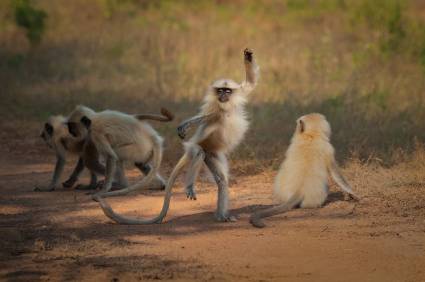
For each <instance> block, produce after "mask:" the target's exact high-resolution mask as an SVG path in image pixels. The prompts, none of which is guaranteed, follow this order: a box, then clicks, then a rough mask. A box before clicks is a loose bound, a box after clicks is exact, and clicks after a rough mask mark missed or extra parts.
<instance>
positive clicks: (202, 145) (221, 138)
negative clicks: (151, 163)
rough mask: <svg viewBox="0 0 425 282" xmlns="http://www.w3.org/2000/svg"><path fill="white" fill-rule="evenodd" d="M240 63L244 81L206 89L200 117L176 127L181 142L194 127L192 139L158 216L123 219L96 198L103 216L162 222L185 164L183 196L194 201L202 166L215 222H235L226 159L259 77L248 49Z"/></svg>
mask: <svg viewBox="0 0 425 282" xmlns="http://www.w3.org/2000/svg"><path fill="white" fill-rule="evenodd" d="M244 63H245V71H246V79H245V81H243V82H242V83H241V84H238V83H236V82H235V81H233V80H231V79H220V80H217V81H215V82H214V83H213V84H212V85H211V86H210V87H209V89H208V92H207V94H206V96H205V99H204V104H203V105H202V107H201V111H200V113H199V114H198V115H196V116H194V117H192V118H190V119H187V120H186V121H184V122H183V123H182V124H181V125H180V126H179V127H178V134H179V136H180V137H181V138H182V139H184V138H185V137H186V132H187V130H188V129H189V128H190V127H191V126H195V125H197V126H198V128H197V130H196V132H195V134H194V135H193V136H192V138H190V139H189V140H188V141H187V142H185V144H184V146H185V154H184V155H183V156H182V157H181V159H180V160H179V161H178V163H177V165H176V166H175V167H174V169H173V171H172V172H171V175H170V178H169V179H168V183H167V187H166V192H165V193H166V194H165V197H164V204H163V207H162V210H161V212H160V214H159V215H158V216H157V217H155V218H151V219H139V218H131V217H125V216H122V215H119V214H117V213H115V212H114V211H113V210H112V209H111V207H110V206H109V205H108V204H107V203H106V202H105V201H103V200H102V199H101V198H100V197H98V200H99V203H100V205H101V207H102V209H103V211H104V213H105V215H107V216H108V217H109V218H111V219H112V220H114V221H116V222H118V223H121V224H150V223H160V222H162V220H163V218H164V217H165V216H166V214H167V211H168V208H169V203H170V198H171V190H172V187H173V185H174V182H175V180H176V177H177V176H178V174H179V173H180V171H181V169H182V168H183V166H184V165H186V164H187V163H189V171H188V174H187V177H186V194H187V197H188V198H190V199H193V200H195V199H196V193H195V189H194V185H193V184H194V181H195V180H196V176H197V174H198V172H199V169H200V167H201V165H202V163H203V162H205V164H206V166H207V167H208V168H209V170H210V171H211V172H212V174H213V176H214V179H215V181H216V183H217V186H218V199H217V211H216V214H215V216H216V219H217V220H218V221H235V220H236V219H235V218H234V217H233V216H231V215H230V214H229V211H228V204H229V199H228V165H227V155H228V154H229V153H230V152H231V151H232V150H233V149H234V148H235V147H236V146H237V145H238V144H239V143H240V142H241V140H242V139H243V137H244V134H245V132H246V131H247V129H248V121H247V119H246V114H245V104H246V102H247V98H248V95H249V94H250V93H251V92H252V90H253V89H254V88H255V85H256V84H257V80H258V73H259V68H258V66H257V64H256V62H255V59H254V56H253V52H252V51H251V50H249V49H245V51H244Z"/></svg>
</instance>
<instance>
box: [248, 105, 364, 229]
mask: <svg viewBox="0 0 425 282" xmlns="http://www.w3.org/2000/svg"><path fill="white" fill-rule="evenodd" d="M330 136H331V127H330V125H329V123H328V122H327V120H326V118H325V117H324V116H323V115H321V114H317V113H313V114H308V115H304V116H302V117H300V118H299V119H298V120H297V127H296V130H295V133H294V135H293V137H292V140H291V144H290V145H289V148H288V150H287V151H286V158H285V160H284V161H283V163H282V165H281V167H280V169H279V172H278V174H277V176H276V179H275V183H274V196H275V197H276V198H277V199H278V200H279V202H281V204H279V205H277V206H274V207H271V208H268V209H265V210H260V211H258V212H255V213H254V214H253V215H252V216H251V218H250V222H251V224H252V225H253V226H255V227H258V228H262V227H265V224H264V222H263V221H262V218H265V217H269V216H273V215H277V214H281V213H284V212H286V211H288V210H291V209H292V208H294V207H296V206H298V205H299V206H300V207H301V208H317V207H320V206H322V205H323V203H324V202H325V201H326V199H327V196H328V178H329V176H331V177H332V178H333V180H334V181H335V183H336V184H337V185H338V186H339V187H340V188H341V189H342V190H343V191H344V192H346V193H348V195H349V196H350V197H351V198H353V199H355V200H358V199H359V198H358V197H357V196H356V195H355V194H354V192H353V190H352V189H351V187H350V185H349V184H348V183H347V181H345V179H344V177H343V176H342V175H341V173H340V172H339V168H338V165H337V163H336V161H335V156H334V148H333V146H332V144H331V143H330Z"/></svg>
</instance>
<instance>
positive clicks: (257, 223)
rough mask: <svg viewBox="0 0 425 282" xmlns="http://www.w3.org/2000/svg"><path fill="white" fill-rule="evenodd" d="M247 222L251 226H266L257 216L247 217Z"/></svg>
mask: <svg viewBox="0 0 425 282" xmlns="http://www.w3.org/2000/svg"><path fill="white" fill-rule="evenodd" d="M249 222H250V223H251V224H252V226H254V227H257V228H264V227H266V225H265V224H264V222H263V221H262V220H261V219H260V218H257V217H251V218H250V219H249Z"/></svg>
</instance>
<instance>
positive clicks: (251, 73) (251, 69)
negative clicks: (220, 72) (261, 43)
mask: <svg viewBox="0 0 425 282" xmlns="http://www.w3.org/2000/svg"><path fill="white" fill-rule="evenodd" d="M244 63H245V81H244V82H243V83H242V88H243V89H244V91H245V92H246V93H249V92H251V91H252V90H253V89H254V87H255V86H256V85H257V81H258V77H259V67H258V65H257V63H256V62H255V58H254V53H253V51H252V50H250V49H248V48H246V49H245V50H244Z"/></svg>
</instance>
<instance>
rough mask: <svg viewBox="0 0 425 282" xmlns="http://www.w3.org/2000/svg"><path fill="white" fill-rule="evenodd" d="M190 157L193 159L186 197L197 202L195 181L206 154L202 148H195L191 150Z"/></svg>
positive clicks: (186, 186)
mask: <svg viewBox="0 0 425 282" xmlns="http://www.w3.org/2000/svg"><path fill="white" fill-rule="evenodd" d="M190 156H191V158H192V159H191V161H190V165H189V170H188V171H187V173H186V179H185V189H186V197H187V198H188V199H190V200H196V192H195V181H196V178H197V177H198V175H199V171H200V170H201V167H202V163H203V161H204V159H205V153H204V150H203V149H202V148H201V147H200V146H194V147H192V148H191V151H190Z"/></svg>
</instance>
